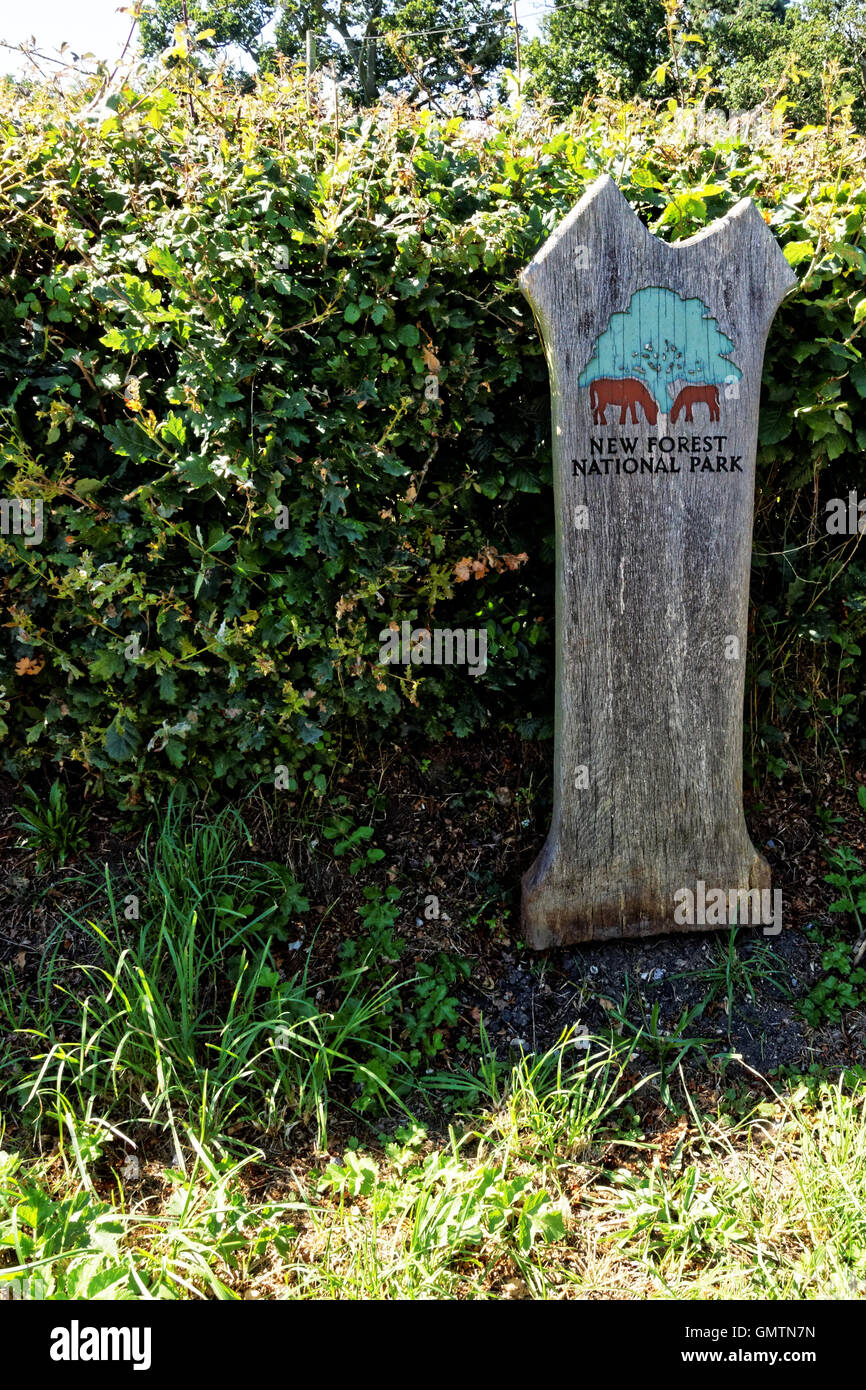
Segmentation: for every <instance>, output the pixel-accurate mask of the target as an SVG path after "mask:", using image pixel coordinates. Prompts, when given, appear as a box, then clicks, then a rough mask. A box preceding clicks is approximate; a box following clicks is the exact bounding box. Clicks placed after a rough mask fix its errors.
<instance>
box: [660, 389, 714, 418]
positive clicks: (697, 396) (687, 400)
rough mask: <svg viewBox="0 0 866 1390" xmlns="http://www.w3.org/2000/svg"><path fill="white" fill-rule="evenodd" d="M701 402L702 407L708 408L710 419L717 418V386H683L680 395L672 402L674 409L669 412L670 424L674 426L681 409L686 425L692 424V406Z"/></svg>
mask: <svg viewBox="0 0 866 1390" xmlns="http://www.w3.org/2000/svg"><path fill="white" fill-rule="evenodd" d="M699 401H703V402H704V405H706V406H709V411H710V419H711V420H718V418H719V388H718V386H684V387H683V389H682V391H680V394H679V395H678V396H677V398H676V400H675V401H674V408H673V410H672V411H671V424H672V425H675V424H676V423H677V420H678V419H679V417H680V413H681V411H682V410H683V409H685V412H686V424H689V425H690V424H691V423H692V406H693V405H697V404H698V402H699Z"/></svg>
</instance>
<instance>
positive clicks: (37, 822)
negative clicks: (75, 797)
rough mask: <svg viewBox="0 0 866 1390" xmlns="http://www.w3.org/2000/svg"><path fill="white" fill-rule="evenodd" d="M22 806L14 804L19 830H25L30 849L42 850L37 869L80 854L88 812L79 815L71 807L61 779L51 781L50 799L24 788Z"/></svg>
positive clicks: (85, 838)
mask: <svg viewBox="0 0 866 1390" xmlns="http://www.w3.org/2000/svg"><path fill="white" fill-rule="evenodd" d="M21 792H22V795H23V796H24V798H25V801H24V804H23V805H18V806H16V807H15V810H16V812H17V814H18V815H19V816H20V817H21V819H20V820H19V821H16V823H15V825H16V829H17V830H23V831H24V838H25V841H26V844H27V846H28V847H29V848H30V849H36V850H38V851H39V853H38V855H37V858H36V865H37V868H38V869H40V870H41V869H44V868H46V867H47V866H48V865H50V864H65V863H66V860H67V859H68V858H69V856H70V855H73V854H78V853H79V852H80V851H81V850H82V849H84V847H85V845H86V843H87V837H86V834H85V826H86V824H87V815H86V813H85V814H84V815H76V814H75V812H73V811H72V810H71V809H70V806H69V801H68V799H67V794H66V787H65V786H64V785H63V783H62V782H61V781H59V780H57V781H54V782H52V783H51V787H50V788H49V791H48V796H47V798H46V797H45V796H44V795H42V794H40V793H39V792H37V791H35V790H34V788H33V787H22V788H21Z"/></svg>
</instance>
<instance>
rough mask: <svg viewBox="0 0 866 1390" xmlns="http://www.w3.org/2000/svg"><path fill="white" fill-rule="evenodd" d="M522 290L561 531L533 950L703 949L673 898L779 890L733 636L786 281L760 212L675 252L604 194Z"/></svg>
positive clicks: (541, 256)
mask: <svg viewBox="0 0 866 1390" xmlns="http://www.w3.org/2000/svg"><path fill="white" fill-rule="evenodd" d="M520 284H521V288H522V290H523V292H524V294H525V295H526V297H527V299H528V300H529V302H530V304H531V305H532V308H533V311H534V312H535V315H536V318H537V320H538V323H539V327H540V331H541V336H542V339H543V341H544V346H545V352H546V354H547V361H548V366H549V370H550V380H551V396H552V417H553V464H554V470H553V471H554V487H555V506H556V533H557V576H556V584H557V589H556V592H557V600H556V602H557V615H556V627H557V669H556V743H555V754H554V779H555V787H554V809H553V820H552V824H551V828H550V833H549V835H548V837H547V840H546V842H545V844H544V847H543V849H542V850H541V853H540V854H539V856H538V858H537V859H536V861H535V863H534V864H533V865H532V867H531V868H530V869H529V870H528V871H527V873H526V874H525V875H524V879H523V928H524V935H525V937H526V940H527V941H528V942H529V944H530V945H532V946H534V947H536V948H539V949H540V948H543V947H546V946H552V945H563V944H565V943H568V942H574V941H587V940H591V939H600V938H607V937H623V936H643V935H650V934H653V933H661V932H671V931H688V930H694V929H695V927H697V928H698V929H700V926H701V923H699V922H698V923H696V924H695V926H690V925H681V924H679V923H678V922H677V921H676V920H675V916H674V905H675V894H678V893H679V892H680V890H682V889H689V890H691V892H695V890H696V885H698V884H699V883H703V884H704V885H705V886H706V888H705V891H706V893H707V894H709V893H710V891H711V890H714V889H722V890H724V891H725V892H726V893H733V892H736V891H737V890H743V889H755V888H758V889H769V886H770V885H769V869H768V866H767V864H766V862H765V861H764V859H762V858H761V856H760V855H759V854H758V853H757V851H756V850H755V848H754V846H753V845H752V843H751V841H750V839H749V836H748V832H747V830H746V823H745V819H744V817H743V803H742V751H743V750H742V743H743V739H742V720H743V694H744V671H745V654H746V622H747V610H748V594H749V565H750V557H751V539H752V507H753V498H754V484H755V446H756V442H757V431H758V398H759V393H760V384H761V367H762V363H763V358H764V345H765V342H766V337H767V332H768V330H769V327H770V324H771V322H772V319H773V315H774V313H775V311H776V309H777V307H778V305H779V303H780V301H781V300H782V298H783V297H784V295H785V294H787V293H788V292H789V291H790V290H791V289H792V288H793V287H794V285H795V284H796V277H795V276H794V275H793V273H792V271H791V270H790V268H789V266H788V264H787V262H786V260H785V258H784V256H783V255H782V253H781V251H780V250H779V248H778V246H777V244H776V242H775V240H774V238H773V236H772V234H771V232H770V231H769V229H768V227H767V226H766V224H765V222H764V221H763V219H762V217H761V215H760V213H759V212H758V210H757V208H756V207H755V205H754V204H753V203H752V201H751V200H750V199H743V201H742V202H740V203H738V204H737V206H736V207H735V208H733V209H732V211H731V212H730V213H728V215H727V216H726V217H724V218H723V219H721V221H719V222H716V223H714V224H713V226H711V227H708V228H707V229H706V230H705V231H703V232H701V233H700V234H699V235H698V236H695V237H692V238H691V239H690V240H688V241H681V242H678V243H674V244H672V245H667V244H666V243H664V242H661V241H657V240H656V238H655V237H653V236H652V235H651V234H650V233H649V232H648V231H647V230H646V228H645V227H644V226H643V225H642V224H641V222H640V221H639V219H638V218H637V216H636V215H635V214H634V213H633V212H632V210H631V208H630V207H629V205H628V203H627V202H626V201H625V199H624V198H623V196H622V194H621V193H620V192H619V190H618V189H617V187H616V185H615V184H614V183H613V181H612V180H611V179H609V178H607V177H605V178H601V179H599V180H598V181H597V182H596V183H595V184H593V186H592V187H591V188H590V189H589V190H588V192H587V193H586V194H585V196H584V197H583V198H582V199H581V200H580V202H579V203H578V205H577V207H576V208H574V210H573V211H572V212H571V213H570V214H569V215H568V217H566V218H565V220H564V222H562V224H561V225H560V226H559V228H558V229H557V230H556V231H555V232H554V233H553V235H552V236H551V237H550V239H549V240H548V241H547V242H546V243H545V245H544V246H543V247H542V249H541V250H540V251H539V252H538V254H537V256H536V257H535V258H534V260H533V261H532V262H531V263H530V264H529V266H527V268H526V270H525V271H524V272H523V274H522V276H521V280H520ZM698 891H699V892H700V890H698ZM711 925H715V923H712V924H711Z"/></svg>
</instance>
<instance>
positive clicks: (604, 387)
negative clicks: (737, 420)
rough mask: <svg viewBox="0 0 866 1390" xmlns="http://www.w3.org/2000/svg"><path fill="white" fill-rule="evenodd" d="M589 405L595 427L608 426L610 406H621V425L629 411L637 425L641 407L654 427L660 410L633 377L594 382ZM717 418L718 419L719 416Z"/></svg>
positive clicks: (647, 392)
mask: <svg viewBox="0 0 866 1390" xmlns="http://www.w3.org/2000/svg"><path fill="white" fill-rule="evenodd" d="M681 394H682V393H681ZM589 403H590V405H591V406H592V423H593V424H594V425H606V424H607V416H606V412H607V408H608V406H609V405H618V406H619V408H620V410H619V423H620V424H621V425H624V424H625V423H626V415H627V413H628V411H629V410H630V411H631V419H632V424H634V425H636V424H637V407H638V406H641V408H642V409H643V413H644V415H645V416H646V418H647V419H648V420H649V422H650V424H651V425H654V424H655V422H656V420H657V419H658V413H659V408H658V406H657V405H656V403H655V401H654V400H653V398H652V396H651V395H650V393H649V391H648V390H647V389H646V387H645V386H644V384H643V382H642V381H638V380H636V378H635V377H632V376H627V377H625V378H624V379H623V380H622V381H618V380H614V379H613V378H611V377H603V378H602V379H601V380H600V381H593V382H592V383H591V385H590V388H589ZM689 418H691V417H689ZM716 418H717V419H718V416H717V417H716Z"/></svg>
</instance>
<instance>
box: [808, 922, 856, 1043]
mask: <svg viewBox="0 0 866 1390" xmlns="http://www.w3.org/2000/svg"><path fill="white" fill-rule="evenodd" d="M854 961H855V954H854V952H852V950H851V946H850V943H849V942H847V941H837V942H836V943H835V945H833V946H830V947H829V948H828V949H827V950H826V951H825V952H824V954H823V955H822V957H821V967H822V969H823V970H824V971H825V972H826V973H825V975H824V976H823V978H822V979H820V980H819V981H818V983H817V984H816V985H815V986H814V988H813V989H811V990H810V991H809V994H808V996H807V997H806V999H804V1000H803V1017H804V1018H805V1020H806V1022H807V1023H809V1024H811V1026H812V1027H813V1028H821V1027H823V1025H824V1024H825V1023H838V1022H839V1020H840V1019H841V1017H842V1015H843V1013H845V1012H846V1011H847V1010H848V1009H856V1008H859V1007H860V1005H861V1004H866V967H864V966H862V965H855V963H854Z"/></svg>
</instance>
